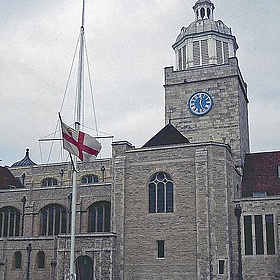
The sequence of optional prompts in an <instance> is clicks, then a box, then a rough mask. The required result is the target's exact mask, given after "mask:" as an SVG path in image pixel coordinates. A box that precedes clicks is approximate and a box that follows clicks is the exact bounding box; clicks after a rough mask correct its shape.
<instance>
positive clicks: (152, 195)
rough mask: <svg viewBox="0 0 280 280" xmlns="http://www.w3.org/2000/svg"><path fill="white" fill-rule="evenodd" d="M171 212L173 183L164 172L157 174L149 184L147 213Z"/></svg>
mask: <svg viewBox="0 0 280 280" xmlns="http://www.w3.org/2000/svg"><path fill="white" fill-rule="evenodd" d="M170 212H173V182H172V179H171V177H170V176H169V175H168V174H167V173H164V172H158V173H156V174H154V175H153V176H152V177H151V180H150V182H149V213H170Z"/></svg>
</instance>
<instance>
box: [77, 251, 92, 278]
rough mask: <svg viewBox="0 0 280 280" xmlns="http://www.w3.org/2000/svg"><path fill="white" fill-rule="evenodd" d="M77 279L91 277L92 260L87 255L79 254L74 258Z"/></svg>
mask: <svg viewBox="0 0 280 280" xmlns="http://www.w3.org/2000/svg"><path fill="white" fill-rule="evenodd" d="M76 274H77V280H92V279H93V260H92V259H91V258H90V257H88V256H80V257H78V258H77V259H76Z"/></svg>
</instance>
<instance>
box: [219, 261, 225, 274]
mask: <svg viewBox="0 0 280 280" xmlns="http://www.w3.org/2000/svg"><path fill="white" fill-rule="evenodd" d="M225 262H226V261H225V260H219V263H218V265H219V274H225Z"/></svg>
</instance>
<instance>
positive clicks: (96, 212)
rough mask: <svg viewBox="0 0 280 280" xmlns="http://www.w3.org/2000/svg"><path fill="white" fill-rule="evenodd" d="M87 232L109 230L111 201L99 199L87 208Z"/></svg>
mask: <svg viewBox="0 0 280 280" xmlns="http://www.w3.org/2000/svg"><path fill="white" fill-rule="evenodd" d="M88 215H89V216H88V231H89V232H110V228H111V203H110V202H109V201H100V202H96V203H94V204H92V205H91V206H90V207H89V210H88Z"/></svg>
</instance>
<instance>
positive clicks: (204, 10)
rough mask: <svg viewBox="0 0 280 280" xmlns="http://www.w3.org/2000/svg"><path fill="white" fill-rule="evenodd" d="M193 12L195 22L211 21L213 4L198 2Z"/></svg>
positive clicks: (204, 0)
mask: <svg viewBox="0 0 280 280" xmlns="http://www.w3.org/2000/svg"><path fill="white" fill-rule="evenodd" d="M193 9H194V12H195V15H196V20H200V19H211V20H213V11H214V9H215V7H214V4H213V3H212V2H211V1H210V0H199V1H197V2H196V3H195V5H194V7H193Z"/></svg>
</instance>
